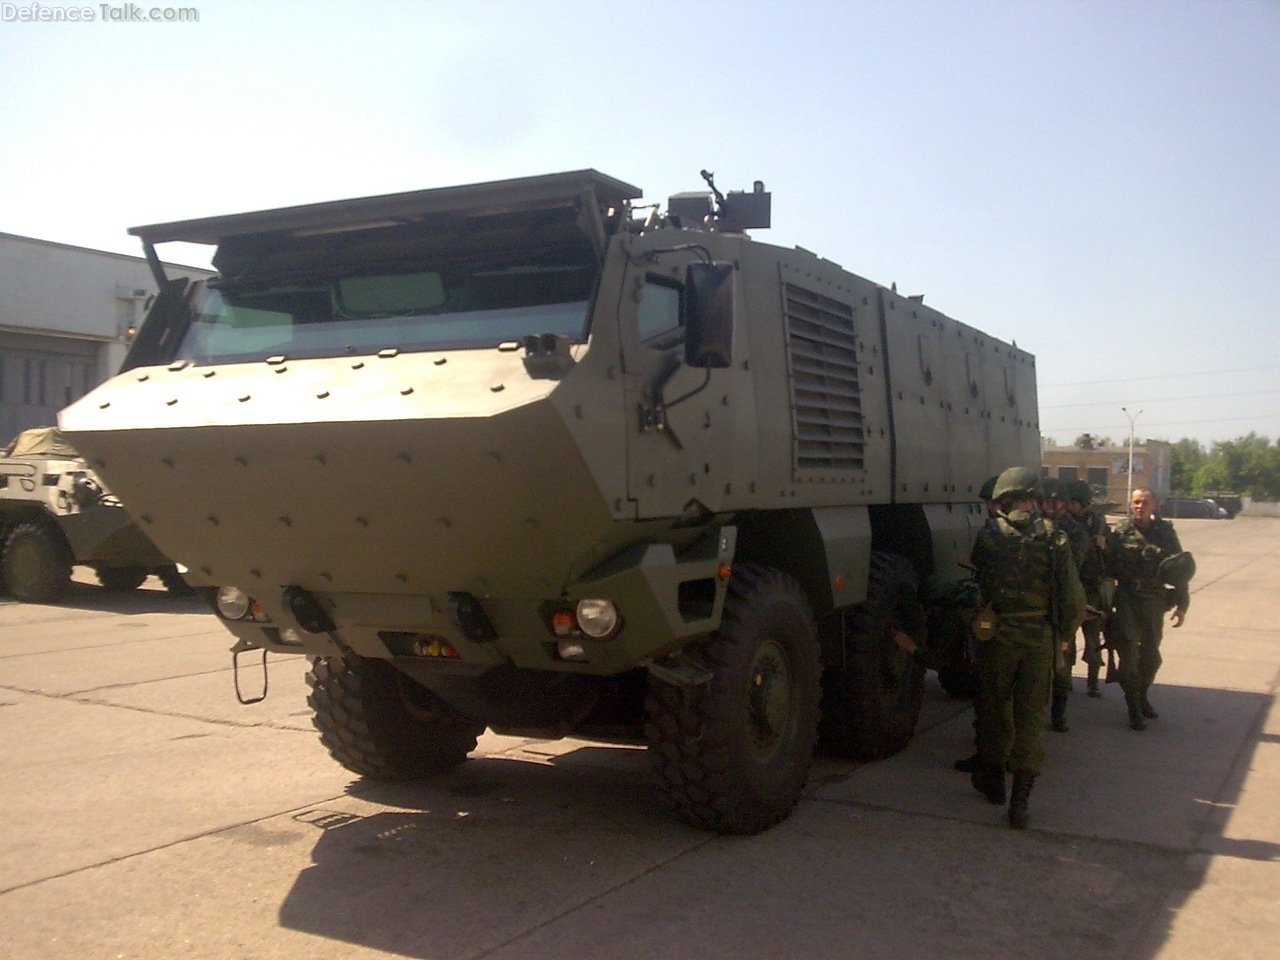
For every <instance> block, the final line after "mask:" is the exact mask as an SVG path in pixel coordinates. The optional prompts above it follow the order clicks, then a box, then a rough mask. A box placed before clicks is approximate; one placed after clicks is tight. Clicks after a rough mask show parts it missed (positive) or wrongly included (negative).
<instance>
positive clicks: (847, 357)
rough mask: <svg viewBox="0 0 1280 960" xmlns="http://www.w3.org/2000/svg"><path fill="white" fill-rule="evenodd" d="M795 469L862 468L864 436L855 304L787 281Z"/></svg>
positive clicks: (784, 286)
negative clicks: (855, 329)
mask: <svg viewBox="0 0 1280 960" xmlns="http://www.w3.org/2000/svg"><path fill="white" fill-rule="evenodd" d="M783 295H784V297H785V298H786V318H787V350H788V358H789V362H790V364H791V410H792V415H791V416H792V436H793V443H792V451H793V457H794V465H795V468H796V469H797V470H841V471H844V470H861V469H863V454H864V449H865V446H866V439H865V435H864V432H863V423H862V392H861V390H860V388H859V386H858V360H857V352H856V345H857V340H856V337H855V335H854V330H853V307H851V306H849V305H848V304H846V303H841V302H840V301H839V300H832V299H831V298H830V297H824V296H823V295H821V294H819V293H814V292H812V291H810V290H805V289H803V288H802V287H797V286H796V285H794V284H790V283H787V284H784V285H783Z"/></svg>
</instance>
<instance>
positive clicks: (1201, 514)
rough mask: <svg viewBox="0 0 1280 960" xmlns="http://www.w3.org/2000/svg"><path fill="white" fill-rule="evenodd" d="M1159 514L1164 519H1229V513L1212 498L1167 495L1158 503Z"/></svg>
mask: <svg viewBox="0 0 1280 960" xmlns="http://www.w3.org/2000/svg"><path fill="white" fill-rule="evenodd" d="M1159 513H1160V516H1162V517H1164V518H1165V519H1166V520H1175V519H1187V520H1230V519H1231V513H1230V512H1229V511H1228V510H1227V509H1226V508H1225V507H1220V506H1218V505H1217V504H1216V503H1214V501H1212V500H1205V499H1191V498H1189V497H1169V498H1168V499H1166V500H1164V501H1163V502H1162V503H1161V504H1160V510H1159Z"/></svg>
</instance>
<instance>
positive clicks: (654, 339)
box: [636, 278, 684, 350]
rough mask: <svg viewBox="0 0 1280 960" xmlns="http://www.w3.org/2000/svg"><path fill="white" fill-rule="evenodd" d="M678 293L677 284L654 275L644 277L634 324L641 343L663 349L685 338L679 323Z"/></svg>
mask: <svg viewBox="0 0 1280 960" xmlns="http://www.w3.org/2000/svg"><path fill="white" fill-rule="evenodd" d="M680 296H681V291H680V288H679V287H678V286H675V285H673V284H671V283H664V282H662V281H659V280H655V279H653V278H649V279H648V280H646V282H645V285H644V289H643V290H642V291H641V293H640V307H639V309H638V310H637V311H636V326H637V328H638V329H637V332H638V334H639V337H640V342H641V343H643V344H645V345H646V346H650V347H655V348H657V349H663V350H665V349H666V348H668V347H671V346H674V345H675V344H677V343H680V342H681V341H682V340H683V339H684V330H683V329H682V328H681V325H680V322H681V321H680V318H681V316H683V314H682V312H681V309H680Z"/></svg>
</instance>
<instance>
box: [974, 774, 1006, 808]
mask: <svg viewBox="0 0 1280 960" xmlns="http://www.w3.org/2000/svg"><path fill="white" fill-rule="evenodd" d="M969 782H970V783H972V784H973V789H975V790H977V791H978V792H979V793H980V794H982V795H983V796H984V797H986V798H987V803H991V804H1002V803H1004V801H1005V794H1004V770H1003V769H1002V768H1001V767H989V766H981V767H979V768H978V769H977V770H975V771H973V773H971V774H970V775H969Z"/></svg>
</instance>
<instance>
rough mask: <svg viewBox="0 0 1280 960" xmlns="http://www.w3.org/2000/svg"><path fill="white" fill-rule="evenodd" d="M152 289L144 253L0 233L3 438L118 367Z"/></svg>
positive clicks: (182, 272) (190, 271) (187, 271)
mask: <svg viewBox="0 0 1280 960" xmlns="http://www.w3.org/2000/svg"><path fill="white" fill-rule="evenodd" d="M165 268H166V272H167V273H168V275H169V276H170V277H179V276H187V277H206V276H211V272H210V271H207V270H201V269H198V268H194V267H184V266H180V265H176V264H166V265H165ZM155 292H156V283H155V279H154V278H153V277H152V276H151V271H150V269H149V268H148V266H147V262H146V260H145V258H143V257H140V256H139V257H130V256H126V255H124V254H118V253H108V252H106V251H103V250H90V249H87V248H84V247H73V246H70V245H67V244H62V243H53V242H51V241H47V240H37V239H33V238H31V237H20V236H15V235H13V234H7V233H0V446H3V445H4V444H5V443H8V441H9V439H10V438H11V437H12V436H13V435H14V434H16V433H18V432H19V431H20V430H24V429H26V428H27V427H35V426H50V425H52V424H54V423H55V422H56V418H57V413H58V411H59V410H60V409H61V408H62V407H64V406H66V405H67V404H68V403H70V402H71V401H72V400H76V399H78V398H79V397H81V396H83V395H84V394H85V393H88V392H89V391H90V390H91V389H93V388H94V387H95V386H97V385H98V384H99V383H101V382H102V381H104V380H106V379H107V378H108V377H110V376H112V375H113V374H114V373H115V372H116V371H117V370H119V369H120V364H121V362H122V361H123V360H124V356H125V353H126V352H127V351H128V349H129V342H130V339H131V336H132V332H133V331H136V330H137V327H138V325H139V324H141V322H142V318H143V311H144V309H145V306H146V303H147V301H148V299H149V298H150V297H151V296H153V295H154V294H155Z"/></svg>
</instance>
